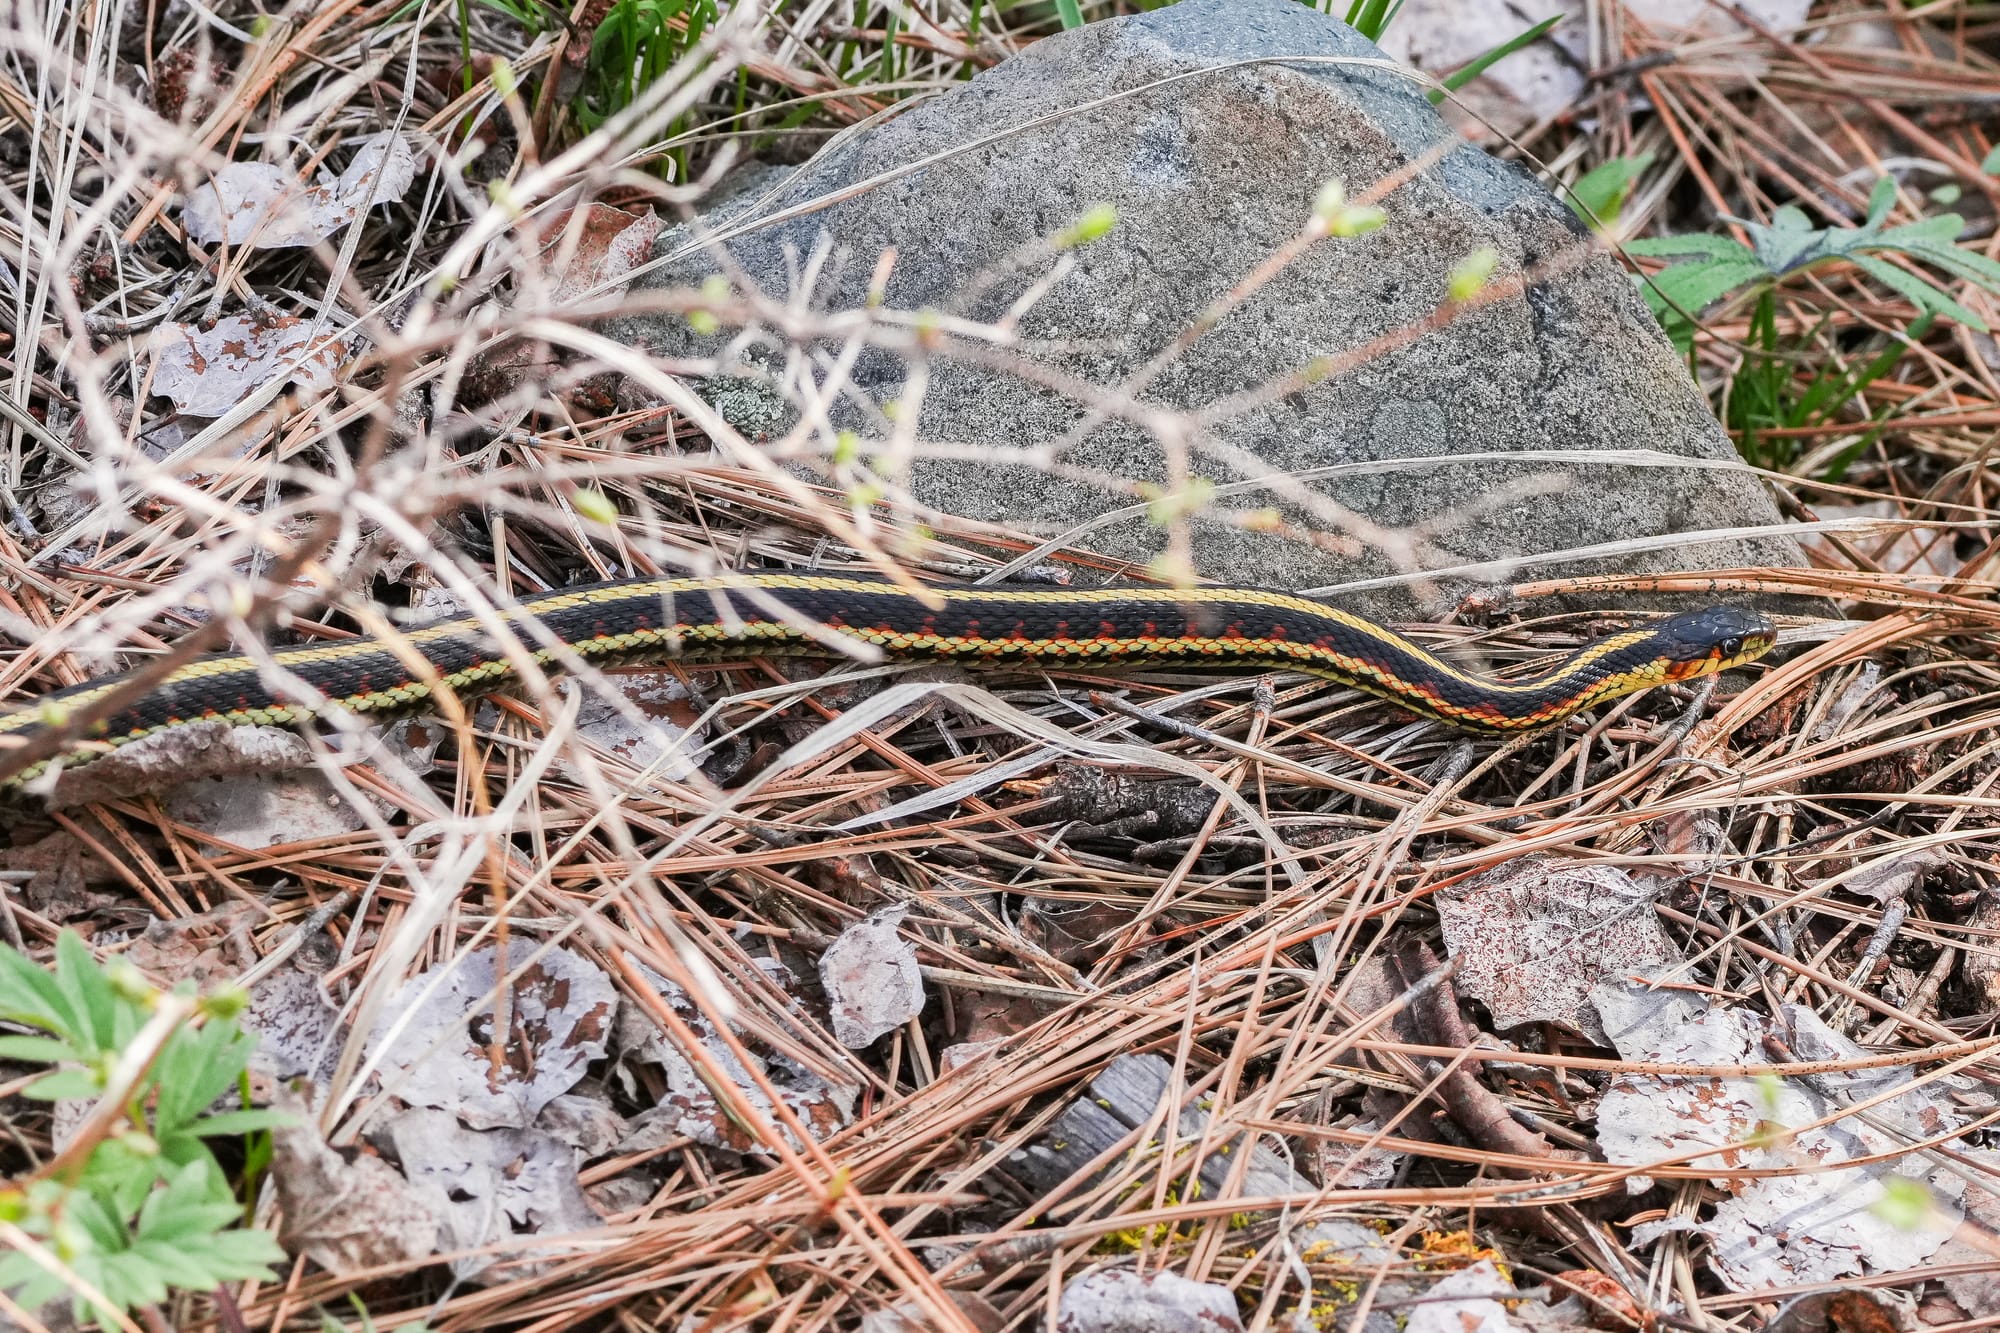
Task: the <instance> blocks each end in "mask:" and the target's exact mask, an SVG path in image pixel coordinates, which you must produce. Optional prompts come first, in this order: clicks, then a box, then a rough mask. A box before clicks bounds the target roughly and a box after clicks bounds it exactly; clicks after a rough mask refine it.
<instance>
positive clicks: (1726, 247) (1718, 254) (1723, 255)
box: [1625, 232, 1757, 259]
mask: <svg viewBox="0 0 2000 1333" xmlns="http://www.w3.org/2000/svg"><path fill="white" fill-rule="evenodd" d="M1625 249H1626V250H1627V251H1629V252H1630V253H1632V254H1635V255H1643V256H1645V257H1646V258H1648V259H1676V258H1679V257H1680V256H1682V255H1705V256H1707V257H1708V258H1710V259H1755V258H1756V257H1757V252H1756V251H1755V250H1752V249H1751V248H1750V247H1749V246H1747V245H1745V244H1743V243H1742V242H1741V241H1739V240H1737V239H1736V238H1735V237H1734V236H1709V235H1705V234H1703V233H1700V232H1696V233H1693V234H1691V235H1688V236H1642V237H1640V238H1638V239H1637V240H1631V241H1627V242H1625Z"/></svg>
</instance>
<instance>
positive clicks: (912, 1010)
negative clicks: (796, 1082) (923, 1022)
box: [819, 905, 924, 1050]
mask: <svg viewBox="0 0 2000 1333" xmlns="http://www.w3.org/2000/svg"><path fill="white" fill-rule="evenodd" d="M909 911H910V909H909V908H908V907H905V906H902V905H897V906H895V907H885V908H883V909H882V910H881V911H879V912H874V913H871V914H870V915H869V916H867V917H866V918H864V919H862V920H860V921H857V922H856V923H855V924H853V925H851V926H849V927H848V928H847V929H846V930H843V931H841V932H840V936H839V938H838V939H836V940H834V942H833V943H832V944H830V945H828V946H827V949H826V952H825V953H823V954H821V955H820V960H819V979H820V984H821V985H822V986H823V987H824V988H825V989H826V1003H827V1009H828V1011H829V1014H830V1016H831V1017H832V1019H833V1036H834V1040H835V1041H838V1042H839V1043H840V1044H841V1045H843V1046H845V1047H848V1048H849V1049H850V1050H858V1049H860V1048H861V1047H863V1046H867V1045H870V1044H871V1043H873V1042H874V1041H875V1040H876V1039H877V1038H878V1037H881V1036H882V1035H883V1034H885V1033H889V1032H894V1031H895V1030H896V1029H897V1028H899V1027H901V1026H902V1025H903V1024H905V1023H907V1022H909V1021H910V1020H911V1019H913V1018H915V1017H916V1016H917V1015H918V1014H920V1013H922V1012H923V1008H924V978H923V974H922V973H921V972H919V971H918V970H917V950H916V946H915V945H913V944H910V943H908V942H907V941H905V940H904V939H902V938H901V937H900V936H899V935H898V934H897V933H896V930H897V927H898V926H900V925H901V924H902V922H903V918H904V917H905V916H908V915H909Z"/></svg>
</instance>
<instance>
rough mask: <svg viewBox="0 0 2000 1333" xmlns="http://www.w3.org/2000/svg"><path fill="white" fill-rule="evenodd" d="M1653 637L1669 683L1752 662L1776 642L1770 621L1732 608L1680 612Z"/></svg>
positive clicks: (1719, 607)
mask: <svg viewBox="0 0 2000 1333" xmlns="http://www.w3.org/2000/svg"><path fill="white" fill-rule="evenodd" d="M1653 636H1654V638H1653V641H1654V643H1655V644H1656V645H1657V646H1658V647H1659V650H1660V656H1661V657H1662V659H1664V662H1665V665H1666V674H1667V678H1668V679H1669V680H1690V679H1692V678H1693V677H1696V676H1708V675H1713V674H1714V673H1715V672H1718V671H1726V670H1728V669H1729V668H1730V667H1733V666H1738V665H1741V664H1742V663H1744V662H1754V661H1756V660H1757V659H1758V658H1760V657H1762V656H1763V655H1764V654H1765V653H1768V652H1769V651H1771V645H1772V644H1774V643H1776V642H1777V641H1778V631H1777V630H1776V629H1775V628H1774V627H1773V626H1772V624H1771V622H1770V621H1768V620H1766V619H1765V618H1764V617H1763V616H1760V615H1758V614H1757V613H1756V612H1755V611H1746V610H1744V609H1743V608H1741V607H1736V606H1711V607H1707V608H1705V609H1703V610H1700V611H1683V612H1681V613H1680V614H1679V615H1677V616H1670V617H1668V618H1667V619H1666V620H1663V621H1661V622H1660V623H1659V624H1658V625H1657V626H1655V627H1654V629H1653Z"/></svg>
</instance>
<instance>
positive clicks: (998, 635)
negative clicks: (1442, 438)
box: [0, 573, 1774, 788]
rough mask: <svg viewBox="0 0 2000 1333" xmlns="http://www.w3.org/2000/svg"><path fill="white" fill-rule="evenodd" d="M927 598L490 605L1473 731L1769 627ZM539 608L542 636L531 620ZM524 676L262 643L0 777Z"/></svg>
mask: <svg viewBox="0 0 2000 1333" xmlns="http://www.w3.org/2000/svg"><path fill="white" fill-rule="evenodd" d="M927 592H928V593H929V596H927V597H926V596H919V595H917V594H915V593H912V592H910V591H907V590H905V589H903V588H901V587H899V586H898V585H896V584H894V583H890V582H886V581H884V580H880V579H875V578H870V577H862V576H853V575H846V574H785V573H762V574H738V575H728V576H723V577H718V578H665V577H662V578H639V579H626V580H622V581H619V582H616V583H600V584H591V585H587V586H579V587H571V588H563V589H559V590H556V591H553V592H545V593H540V594H536V595H533V596H528V597H524V598H522V599H521V600H520V601H519V602H518V603H517V604H515V605H513V606H511V607H509V608H507V609H506V610H505V611H503V612H502V613H501V615H502V616H503V617H504V619H505V620H506V621H508V622H510V623H511V624H513V625H515V626H517V627H523V628H521V629H520V633H519V639H520V644H521V651H524V652H526V653H527V654H528V655H530V656H532V657H533V658H534V660H535V661H536V662H538V663H539V664H540V665H542V666H543V667H545V668H548V669H552V670H559V669H561V667H562V666H563V664H564V660H565V658H566V657H567V655H568V653H574V654H575V655H576V656H577V657H578V658H581V659H583V660H584V661H587V662H592V663H596V664H600V665H617V664H621V663H631V662H642V661H662V660H679V661H715V660H722V659H729V658H740V657H753V656H761V655H774V654H789V655H802V654H804V655H820V656H833V655H836V654H837V653H838V648H837V647H836V646H833V645H834V644H836V642H837V641H839V640H851V641H858V642H860V643H863V644H868V645H872V646H873V647H874V648H875V649H877V650H879V651H880V652H881V653H882V654H883V655H884V656H886V657H889V658H893V659H925V660H943V661H958V662H967V663H974V664H985V665H996V666H1007V665H1017V666H1034V665H1043V664H1046V665H1062V666H1092V667H1095V666H1115V665H1119V664H1125V663H1142V662H1143V663H1167V664H1184V665H1191V666H1204V667H1215V668H1223V669H1230V668H1233V669H1242V670H1264V669H1271V668H1288V669H1291V670H1295V671H1302V672H1306V673H1308V674H1311V675H1317V676H1322V677H1326V678H1328V679H1332V680H1336V681H1340V682H1342V683H1344V684H1347V685H1351V686H1354V687H1355V688H1358V689H1361V690H1364V691H1366V692H1368V693H1370V694H1374V695H1379V696H1381V697H1382V698H1385V699H1388V700H1390V701H1392V702H1394V703H1396V704H1399V705H1401V706H1402V707H1404V708H1406V709H1409V710H1411V711H1413V712H1417V713H1421V714H1424V715H1426V716H1429V717H1434V718H1438V719H1441V720H1443V721H1445V722H1449V723H1453V724H1455V725H1457V726H1460V727H1465V728H1469V729H1473V730H1480V731H1525V730H1529V729H1532V728H1536V727H1544V726H1548V725H1549V724H1551V723H1554V722H1558V721H1561V720H1562V719H1563V718H1566V717H1568V716H1570V715H1571V714H1572V713H1575V712H1577V711H1578V710H1579V709H1583V708H1588V707H1590V706H1591V705H1593V704H1596V703H1600V702H1603V701H1604V700H1606V699H1614V698H1617V697H1619V696H1621V695H1626V694H1631V693H1634V692H1635V691H1638V690H1643V689H1646V688H1648V687H1650V686H1653V685H1658V684H1662V683H1664V682H1667V681H1675V680H1687V679H1690V678H1692V677H1695V676H1703V675H1708V674H1711V673H1714V672H1717V671H1721V670H1723V669H1724V668H1727V667H1730V666H1734V665H1736V664H1737V663H1739V662H1747V661H1749V660H1751V659H1753V658H1756V657H1758V656H1760V655H1762V654H1763V653H1764V652H1765V651H1766V650H1767V649H1769V648H1770V646H1771V644H1772V642H1773V638H1774V634H1773V631H1772V628H1771V625H1770V623H1769V622H1768V621H1766V620H1765V619H1764V618H1763V617H1762V616H1759V615H1757V614H1755V613H1753V612H1749V611H1743V610H1738V609H1734V608H1730V607H1711V608H1709V609H1708V610H1705V611H1691V612H1686V613H1684V614H1680V615H1675V616H1671V617H1667V618H1665V619H1662V620H1657V621H1654V622H1651V623H1649V624H1647V625H1645V626H1643V627H1641V628H1636V629H1630V630H1625V631H1621V632H1619V633H1614V634H1611V635H1608V636H1606V637H1604V638H1601V639H1598V640H1597V641H1595V642H1593V643H1591V644H1589V645H1587V646H1586V647H1583V648H1581V649H1579V650H1577V651H1576V652H1575V653H1573V654H1571V656H1570V657H1569V658H1568V659H1566V660H1565V661H1563V662H1562V663H1561V664H1559V665H1557V666H1556V667H1554V668H1553V669H1551V670H1549V671H1547V672H1544V673H1543V674H1541V675H1538V676H1532V677H1528V678H1524V679H1519V680H1502V679H1496V678H1494V677H1490V676H1485V675H1479V674H1475V673H1473V672H1469V671H1465V670H1462V669H1460V668H1458V667H1454V666H1452V665H1451V664H1450V663H1448V662H1446V661H1444V660H1443V659H1441V658H1439V657H1437V656H1434V655H1433V654H1431V653H1429V652H1427V651H1425V650H1424V649H1423V648H1420V647H1418V646H1417V645H1416V644H1414V643H1412V642H1411V641H1410V640H1408V639H1406V638H1404V637H1403V636H1402V635H1400V634H1397V633H1395V632H1394V631H1392V630H1389V629H1385V628H1383V627H1382V626H1380V625H1377V624H1375V623H1374V622H1372V621H1369V620H1365V619H1363V618H1361V617H1360V616H1356V615H1351V614H1349V613H1347V612H1345V611H1341V610H1338V609H1336V608H1334V607H1332V606H1329V605H1327V604H1326V603H1323V602H1318V601H1314V600H1312V599H1311V598H1307V597H1300V596H1295V595H1292V594H1288V593H1280V592H1264V591H1258V590H1254V589H1243V588H1182V589H1150V588H1130V587H1110V588H1085V589H1077V588H1056V587H1043V586H1020V585H1003V586H984V585H971V584H956V585H952V584H935V585H927ZM531 620H532V621H534V622H537V624H538V626H539V629H536V630H530V629H528V628H525V625H526V622H528V621H531ZM557 644H560V645H562V646H563V649H566V650H567V651H566V652H565V651H563V650H561V649H558V648H557V647H556V646H555V645H557ZM864 651H865V650H864ZM413 654H414V657H413ZM265 664H268V665H269V666H274V667H276V668H277V671H276V672H275V673H273V672H270V671H268V670H267V666H266V665H265ZM412 665H419V666H422V665H427V666H428V668H429V669H428V670H427V671H425V670H412V669H411V668H412ZM517 674H518V667H517V664H516V659H515V658H513V657H510V656H509V654H508V653H506V652H504V651H502V649H501V648H500V646H499V645H498V643H497V642H496V641H495V639H494V637H493V636H492V635H491V634H490V633H489V632H488V630H487V629H486V628H484V627H483V626H482V622H481V621H480V619H479V618H477V617H475V616H472V615H458V616H453V617H451V618H449V619H445V620H442V621H438V622H436V623H433V624H430V625H427V626H423V627H421V628H416V629H411V630H408V631H406V632H404V633H403V634H401V635H400V636H398V643H397V645H396V646H393V647H392V646H390V645H389V644H387V643H385V642H383V641H382V640H379V639H372V638H364V639H353V640H347V641H343V642H336V643H319V644H313V645H308V646H304V647H297V648H278V649H273V650H271V651H270V652H269V653H268V654H267V655H265V656H264V657H263V658H262V659H261V662H260V660H259V659H257V658H252V657H248V656H242V655H233V654H225V655H218V656H210V657H202V658H196V659H194V660H192V661H190V662H189V663H187V664H186V665H184V666H181V667H178V668H176V669H175V670H174V671H173V672H171V673H170V674H168V675H167V676H165V677H164V678H163V679H162V680H160V681H158V682H157V683H155V684H154V685H153V686H152V687H151V688H150V689H148V690H146V691H144V692H143V693H141V694H140V695H139V696H138V697H137V698H136V699H135V700H132V701H129V702H127V703H125V704H124V705H123V706H120V707H118V708H116V709H115V711H112V712H111V713H110V714H109V715H108V716H105V717H102V718H98V719H94V720H93V722H92V725H91V728H90V729H89V731H88V733H87V736H86V738H85V739H84V740H82V741H80V742H79V743H78V744H77V745H76V746H73V747H72V748H71V749H70V750H68V751H67V752H66V753H62V754H59V755H58V757H57V758H56V759H39V760H36V761H34V762H31V763H28V764H26V765H21V764H19V763H18V762H17V763H16V764H15V765H12V767H16V768H18V769H19V771H17V772H14V773H12V774H9V775H8V776H6V777H4V778H0V787H16V788H18V787H19V786H21V785H22V784H24V783H26V782H28V781H29V780H31V779H33V778H34V777H35V776H36V775H37V774H39V773H41V772H42V771H44V770H45V769H47V768H48V767H49V766H50V764H51V763H54V762H64V763H76V762H79V761H81V760H83V759H87V758H89V757H90V756H91V755H93V754H101V753H103V752H105V751H106V750H108V749H109V748H111V747H115V746H120V745H125V744H128V743H130V742H132V741H136V740H140V739H143V738H145V737H148V736H154V735H158V734H160V733H163V732H167V731H170V730H171V729H173V728H175V727H179V726H185V725H187V724H189V723H194V722H205V721H220V722H223V723H227V724H230V725H235V726H247V725H253V724H261V725H271V724H280V723H293V722H300V721H305V720H307V719H310V718H312V717H314V716H316V715H319V714H320V713H321V712H323V711H325V710H326V708H327V705H328V703H331V704H335V705H338V706H339V707H341V708H344V709H346V710H348V711H349V712H351V713H354V714H359V715H363V716H372V717H384V716H390V715H396V714H406V713H413V712H420V711H422V710H423V709H424V708H425V707H426V704H427V702H428V700H429V699H430V697H431V695H432V693H433V692H434V691H435V690H437V689H439V688H440V687H443V688H448V689H450V690H451V691H453V692H454V693H456V694H458V695H470V694H477V693H479V692H481V691H485V690H490V689H494V688H496V687H498V686H501V685H505V684H506V683H508V682H509V681H510V680H512V679H514V678H515V677H516V675H517ZM120 679H121V678H117V677H112V678H107V679H103V680H95V681H90V682H86V683H85V684H82V685H76V686H72V687H70V688H68V689H65V690H59V691H57V692H55V693H53V694H50V695H48V696H45V697H44V698H42V699H39V700H36V701H32V702H30V703H27V704H26V705H23V706H18V707H16V708H14V709H12V710H11V711H7V712H0V747H18V746H19V745H21V744H23V743H26V742H30V741H32V740H33V739H34V738H35V737H36V736H38V735H42V734H44V733H46V732H48V731H49V730H50V729H52V728H60V727H62V726H64V725H65V724H66V722H67V721H68V720H69V719H71V718H74V717H79V716H83V715H84V714H82V713H80V711H79V710H89V709H91V708H92V706H93V705H94V704H100V703H101V702H102V701H103V700H104V699H105V698H106V697H107V696H109V695H110V694H111V693H112V692H113V691H114V690H116V689H118V687H119V685H120ZM274 681H279V682H285V683H283V684H278V685H274V683H273V682H274ZM299 684H303V685H305V686H307V687H309V689H307V690H303V691H301V690H299V689H298V688H297V686H298V685H299ZM315 692H316V693H317V695H318V696H320V697H319V698H318V699H314V698H312V697H311V696H312V694H313V693H315ZM7 760H8V755H7V753H6V748H0V773H5V772H6V770H7V768H8V767H10V765H8V763H7Z"/></svg>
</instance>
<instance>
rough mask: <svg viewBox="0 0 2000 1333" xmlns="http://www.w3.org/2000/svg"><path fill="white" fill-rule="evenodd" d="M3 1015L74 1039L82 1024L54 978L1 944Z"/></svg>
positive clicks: (0, 1008) (0, 1001)
mask: <svg viewBox="0 0 2000 1333" xmlns="http://www.w3.org/2000/svg"><path fill="white" fill-rule="evenodd" d="M0 1018H7V1019H12V1020H13V1021H14V1022H16V1023H26V1024H28V1025H30V1026H32V1027H38V1028H42V1029H44V1030H45V1031H49V1032H53V1033H55V1034H56V1035H58V1036H61V1037H68V1038H71V1039H74V1038H75V1037H76V1035H77V1033H78V1031H79V1029H80V1028H81V1027H82V1026H83V1024H82V1015H80V1014H78V1013H75V1012H74V1011H73V1010H72V1009H71V1007H70V1003H69V1000H68V997H66V996H65V995H64V994H63V993H62V988H61V987H59V986H57V985H56V981H55V978H54V977H52V976H50V975H49V974H48V972H47V971H46V970H45V969H43V968H39V967H37V966H35V965H34V964H33V963H31V962H29V961H28V960H27V959H26V958H25V957H23V956H22V955H21V954H19V953H17V952H15V951H14V950H13V949H9V948H0Z"/></svg>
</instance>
